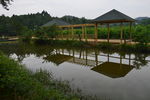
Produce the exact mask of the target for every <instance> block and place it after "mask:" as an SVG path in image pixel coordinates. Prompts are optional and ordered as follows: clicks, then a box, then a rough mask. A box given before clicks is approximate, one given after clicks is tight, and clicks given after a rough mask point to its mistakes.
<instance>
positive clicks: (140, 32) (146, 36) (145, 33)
mask: <svg viewBox="0 0 150 100" xmlns="http://www.w3.org/2000/svg"><path fill="white" fill-rule="evenodd" d="M134 39H135V41H137V42H139V43H141V44H147V43H149V42H150V25H148V26H137V27H136V29H135V34H134Z"/></svg>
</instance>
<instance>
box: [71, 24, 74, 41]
mask: <svg viewBox="0 0 150 100" xmlns="http://www.w3.org/2000/svg"><path fill="white" fill-rule="evenodd" d="M71 33H72V34H71V35H72V36H71V37H72V40H74V29H73V26H72V27H71Z"/></svg>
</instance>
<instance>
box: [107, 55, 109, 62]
mask: <svg viewBox="0 0 150 100" xmlns="http://www.w3.org/2000/svg"><path fill="white" fill-rule="evenodd" d="M107 61H108V62H109V53H108V54H107Z"/></svg>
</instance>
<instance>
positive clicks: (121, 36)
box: [120, 22, 123, 44]
mask: <svg viewBox="0 0 150 100" xmlns="http://www.w3.org/2000/svg"><path fill="white" fill-rule="evenodd" d="M120 28H121V32H120V44H122V39H123V25H122V22H121V24H120Z"/></svg>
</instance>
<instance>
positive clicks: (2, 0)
mask: <svg viewBox="0 0 150 100" xmlns="http://www.w3.org/2000/svg"><path fill="white" fill-rule="evenodd" d="M12 1H13V0H0V4H1V5H2V6H3V7H4V8H5V9H6V10H9V9H8V5H10V2H12Z"/></svg>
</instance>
